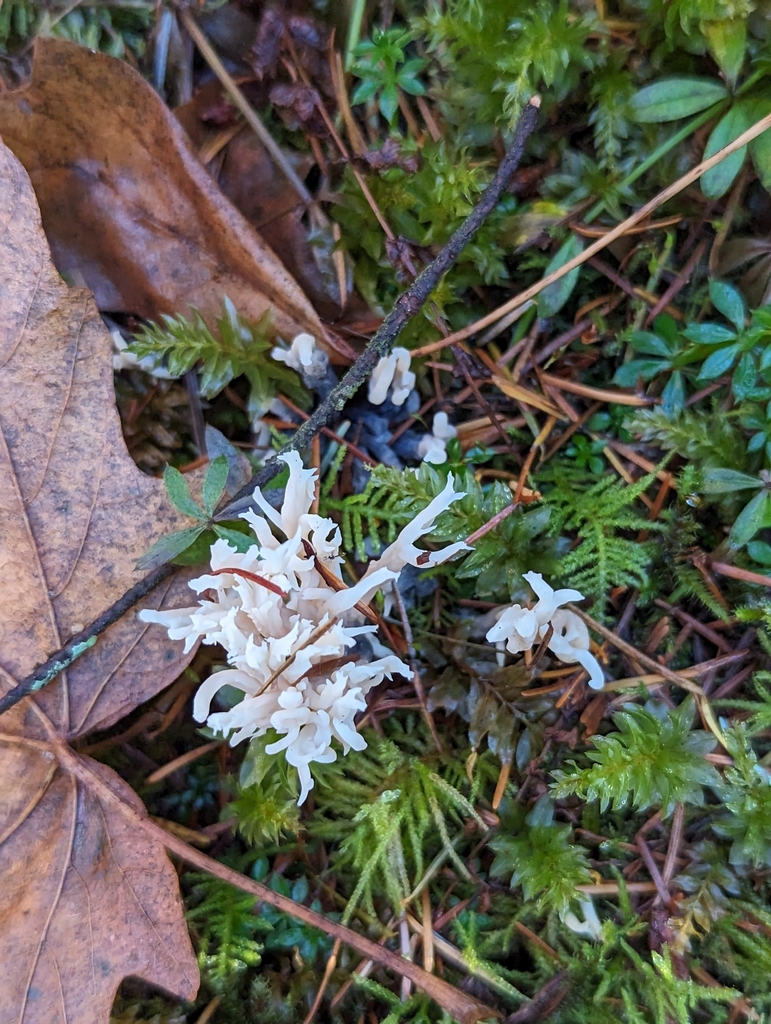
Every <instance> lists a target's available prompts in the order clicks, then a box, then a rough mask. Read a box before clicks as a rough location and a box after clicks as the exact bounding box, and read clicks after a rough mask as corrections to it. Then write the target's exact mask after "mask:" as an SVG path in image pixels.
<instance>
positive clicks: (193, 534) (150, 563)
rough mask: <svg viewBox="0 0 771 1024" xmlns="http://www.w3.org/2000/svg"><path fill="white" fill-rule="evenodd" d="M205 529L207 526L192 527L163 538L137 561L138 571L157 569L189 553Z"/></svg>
mask: <svg viewBox="0 0 771 1024" xmlns="http://www.w3.org/2000/svg"><path fill="white" fill-rule="evenodd" d="M205 529H206V527H205V526H192V527H190V529H188V530H178V531H177V532H176V533H169V534H167V536H165V537H161V538H160V539H159V540H157V541H156V542H155V544H153V546H152V547H151V548H150V550H149V551H147V552H146V553H145V554H144V555H142V557H141V558H138V559H137V563H136V567H137V569H143V570H147V569H157V567H158V566H159V565H163V564H164V563H165V562H170V561H171V560H172V559H173V558H176V557H177V556H178V555H181V554H182V552H183V551H187V549H188V548H189V547H190V545H191V544H193V543H194V542H195V541H196V540H197V539H198V538H199V537H200V535H201V534H202V533H203V532H204V530H205Z"/></svg>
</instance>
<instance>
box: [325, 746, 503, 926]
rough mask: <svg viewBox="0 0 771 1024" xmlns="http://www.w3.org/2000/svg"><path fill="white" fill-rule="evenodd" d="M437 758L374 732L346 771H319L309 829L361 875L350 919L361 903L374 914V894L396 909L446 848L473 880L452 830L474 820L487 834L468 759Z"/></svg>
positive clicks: (337, 861) (348, 761) (336, 858)
mask: <svg viewBox="0 0 771 1024" xmlns="http://www.w3.org/2000/svg"><path fill="white" fill-rule="evenodd" d="M433 761H435V759H434V758H431V759H426V758H422V757H419V756H417V755H416V754H415V753H412V752H410V751H409V747H407V746H405V745H404V744H400V746H397V745H396V743H394V742H393V741H392V740H389V739H378V738H377V737H373V738H372V739H371V740H370V743H369V746H368V748H367V749H366V750H364V751H361V752H352V753H349V754H348V757H347V759H346V765H345V773H344V774H342V770H341V769H338V768H337V766H336V765H333V766H329V767H322V770H321V771H319V772H317V781H318V785H317V787H316V789H315V790H314V796H315V798H316V803H317V812H316V814H315V816H314V819H313V821H312V822H311V823H310V825H309V831H310V833H311V835H313V836H316V837H318V838H321V839H334V840H337V841H338V842H339V844H340V845H339V852H338V853H337V854H335V855H334V858H333V860H334V863H335V865H336V867H338V868H343V867H345V868H346V874H350V872H351V871H353V872H354V873H355V877H356V882H355V885H354V887H353V890H352V892H351V894H350V897H349V900H348V906H347V908H346V911H345V914H344V915H343V920H344V921H347V920H348V919H349V918H350V916H351V914H352V913H353V912H354V910H355V909H356V907H357V906H359V905H360V904H362V905H363V906H364V907H365V908H366V909H368V910H369V912H370V913H374V911H375V908H374V902H373V900H374V893H375V892H383V893H384V894H385V895H386V896H387V897H388V900H389V902H390V903H391V905H392V907H393V908H394V909H395V910H397V911H398V909H399V907H400V906H401V901H402V900H404V899H405V897H407V896H408V895H409V893H410V891H411V890H412V889H413V888H414V886H415V885H416V884H417V882H418V881H419V880H420V878H421V877H422V874H423V871H424V868H425V857H426V856H427V855H429V856H430V855H432V854H435V853H437V852H438V851H440V850H441V851H443V853H444V856H446V857H447V858H448V859H449V860H450V861H452V863H453V864H454V865H455V867H456V869H457V870H458V871H459V872H460V873H461V875H462V876H463V877H468V870H467V868H466V866H465V864H464V863H463V861H462V859H461V858H460V857H459V856H458V853H457V852H456V848H455V845H456V844H455V841H454V839H453V837H452V835H451V829H452V828H453V827H455V828H457V827H458V826H460V825H461V824H462V823H463V822H464V821H468V820H471V821H474V822H475V823H476V825H477V827H478V828H479V829H480V830H481V831H485V829H486V826H485V824H484V822H483V821H482V820H481V818H480V817H479V815H478V814H477V812H476V811H475V810H474V807H473V803H472V801H471V800H470V799H469V797H468V796H466V795H465V794H464V793H463V791H462V788H461V787H463V788H467V787H468V780H466V778H465V775H464V774H463V771H462V761H461V762H460V764H458V762H457V761H454V760H453V759H451V758H448V757H444V758H440V759H439V760H438V761H437V762H436V763H432V762H433ZM440 762H441V763H440ZM464 782H465V786H464Z"/></svg>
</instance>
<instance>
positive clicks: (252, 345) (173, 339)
mask: <svg viewBox="0 0 771 1024" xmlns="http://www.w3.org/2000/svg"><path fill="white" fill-rule="evenodd" d="M222 307H223V308H222V316H221V317H219V318H218V319H217V322H216V330H212V329H211V327H209V325H208V324H207V323H206V321H205V320H204V318H203V317H202V316H201V314H200V313H199V312H198V310H196V309H194V310H193V311H192V314H191V316H190V317H184V316H182V315H181V314H177V315H176V316H164V317H162V318H161V323H159V324H148V325H147V326H146V327H145V328H144V329H143V330H142V331H140V332H139V334H138V335H137V337H136V340H135V341H134V342H133V343H132V344H131V345H130V346H129V350H130V351H131V352H133V353H134V355H136V356H138V357H139V358H144V357H146V356H152V357H154V358H155V359H156V360H157V361H158V362H160V361H165V362H166V366H167V368H168V371H169V373H170V374H171V376H172V377H181V376H183V374H185V373H187V371H188V370H192V368H193V367H194V366H198V368H199V373H200V388H201V394H202V395H203V396H204V398H213V397H214V396H215V395H218V394H219V392H220V391H222V389H223V388H224V387H226V386H227V385H228V384H229V383H230V382H231V381H232V380H233V379H234V378H236V377H240V376H245V377H246V378H247V379H248V380H249V384H250V385H251V395H250V397H249V413H250V415H256V414H258V413H260V412H262V411H264V409H265V408H267V405H268V404H269V402H270V400H271V399H272V398H273V397H274V396H275V394H276V391H279V390H280V391H284V392H285V393H286V394H287V395H288V396H289V397H290V398H292V399H294V400H295V401H297V402H299V403H300V404H301V405H303V406H305V405H307V400H308V396H307V393H306V391H305V389H304V388H303V386H302V384H301V382H300V378H299V377H298V376H297V374H296V373H295V372H294V370H291V369H289V368H288V367H287V366H284V365H283V364H281V363H278V362H276V361H275V360H274V359H271V358H270V349H271V347H272V339H273V336H274V333H275V332H274V330H273V327H272V324H271V319H270V313H269V312H268V313H266V314H265V315H264V316H262V317H261V318H260V320H258V321H256V322H255V321H251V320H247V319H246V318H245V317H242V316H240V315H239V313H238V312H237V310H236V308H235V306H234V305H233V303H232V302H231V301H230V299H228V298H225V299H223V301H222Z"/></svg>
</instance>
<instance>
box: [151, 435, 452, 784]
mask: <svg viewBox="0 0 771 1024" xmlns="http://www.w3.org/2000/svg"><path fill="white" fill-rule="evenodd" d="M279 458H280V459H282V460H283V461H284V462H285V463H286V464H287V465H288V466H289V480H288V483H287V486H286V493H285V496H284V503H283V505H282V508H281V511H280V512H277V511H276V510H275V509H274V508H273V507H272V506H271V505H270V504H268V502H267V501H266V499H265V497H264V496H263V494H262V492H261V491H260V489H259V488H257V489H256V490H255V492H254V502H255V504H256V505H257V507H258V508H259V509H260V510H261V512H262V515H256V514H255V513H254V512H252V511H248V512H245V513H243V515H242V518H243V519H245V520H247V522H248V523H249V524H250V526H251V527H252V529H253V531H254V534H255V536H256V538H257V543H255V544H253V545H252V546H251V547H250V548H249V550H248V551H246V552H245V553H239V552H238V551H236V549H235V548H233V547H231V546H230V545H229V544H228V542H227V541H225V540H217V541H215V543H214V544H213V545H212V547H211V570H212V571H211V573H210V574H206V575H204V576H200V577H199V578H198V579H196V580H192V581H191V583H190V587H191V588H192V589H193V590H194V591H195V592H196V593H197V594H200V595H203V596H202V597H201V598H200V599H199V602H198V605H196V606H195V607H193V608H179V609H176V610H174V611H168V612H156V611H150V610H145V611H142V612H140V613H139V617H140V618H141V619H142V621H144V622H157V623H160V624H161V625H163V626H165V627H166V628H167V630H168V633H169V636H170V638H171V639H172V640H184V641H185V650H186V651H189V650H191V649H192V647H193V646H194V644H195V642H196V641H197V640H198V639H199V638H202V639H203V642H204V643H205V644H221V645H222V646H223V647H224V648H225V650H226V652H227V659H228V663H229V665H230V666H231V667H230V668H228V669H225V670H223V671H221V672H217V673H215V674H214V675H212V676H209V678H208V679H206V680H205V681H204V683H203V684H202V685H201V687H200V689H199V690H198V692H197V694H196V696H195V701H194V703H193V716H194V717H195V719H196V721H199V722H203V721H207V723H208V725H209V726H210V727H211V728H212V729H213V730H214V731H215V732H217V733H221V734H223V735H228V734H229V735H230V743H231V745H235V744H236V743H239V742H240V741H241V740H244V739H248V738H249V737H251V736H262V735H264V734H265V733H266V732H267V730H268V729H274V730H275V731H276V732H277V733H278V734H279V739H278V740H277V741H276V742H274V743H270V744H269V745H268V746H267V747H266V748H265V749H266V752H267V753H269V754H277V753H279V752H280V751H284V753H285V755H286V759H287V761H288V762H289V764H291V765H294V766H295V767H296V768H297V770H298V773H299V778H300V785H301V792H300V798H299V801H298V802H299V803H302V802H303V801H304V800H305V798H306V796H307V795H308V793H309V791H310V790H311V789H312V788H313V779H312V777H311V773H310V765H311V764H312V763H313V762H314V761H315V762H321V763H328V762H330V761H334V760H335V757H336V753H335V750H334V749H333V748H332V740H333V739H336V740H338V741H339V742H340V743H341V744H342V747H343V753H347V752H348V750H349V749H351V748H353V749H354V750H362V749H363V748H364V747H365V746H366V743H365V741H364V740H363V739H362V737H361V736H360V735H359V733H358V732H357V731H356V726H355V725H354V717H355V716H356V714H357V713H358V712H359V711H363V710H364V708H365V707H366V701H365V696H366V694H367V692H368V691H369V690H370V689H372V687H373V686H377V685H378V683H380V682H382V680H383V679H384V678H385V677H388V678H389V679H390V678H391V677H392V675H393V674H394V673H398V674H399V675H402V676H406V677H409V676H411V671H410V669H409V668H408V666H407V665H405V664H404V662H403V661H401V660H400V659H399V658H397V657H396V656H395V655H393V654H389V653H387V654H386V655H385V656H383V657H380V658H377V659H376V660H374V661H366V660H364V659H363V658H362V656H361V652H357V653H353V652H352V650H351V649H352V648H354V647H355V646H356V642H357V638H358V637H360V636H362V635H363V634H365V633H373V632H375V631H376V628H377V627H376V626H374V625H362V624H361V623H362V619H363V616H362V615H361V613H360V612H359V611H357V610H356V608H355V607H354V606H355V605H356V604H358V603H360V602H362V601H363V602H367V601H369V600H370V599H371V598H372V597H373V596H374V594H375V593H376V592H377V591H378V590H380V589H381V588H382V587H383V586H384V585H386V584H389V583H391V581H393V580H396V579H397V578H398V576H399V573H400V572H401V570H402V568H403V567H404V566H405V565H407V564H408V563H410V564H412V565H417V564H418V561H417V559H418V557H419V556H421V555H425V554H426V553H425V552H422V551H421V550H420V549H419V548H417V547H415V541H416V540H417V539H419V538H420V537H421V536H423V534H425V533H426V532H428V530H430V528H431V526H432V525H433V522H434V519H435V518H436V517H437V516H438V515H439V514H440V513H441V512H443V511H444V510H445V509H446V508H448V507H449V506H450V505H451V504H452V502H453V501H455V500H456V498H460V497H462V496H463V495H462V494H459V493H456V492H455V490H454V489H453V479H452V476H450V477H449V479H448V482H447V486H446V487H445V488H444V490H443V491H442V493H441V494H439V495H438V496H437V497H436V498H434V500H433V501H432V502H431V503H430V505H429V506H428V507H427V508H426V509H425V510H424V511H423V512H421V513H420V514H419V515H418V516H416V518H415V519H414V520H413V521H412V522H411V523H410V524H409V525H408V526H407V527H406V528H405V529H404V530H403V531H402V533H401V535H400V536H399V537H398V538H397V539H396V541H395V542H394V543H393V544H392V545H391V546H390V547H389V548H387V549H386V551H384V553H383V555H382V556H381V557H380V558H379V559H378V560H377V561H376V562H373V563H372V564H371V565H370V566H369V568H368V570H367V572H366V573H365V574H364V576H363V577H362V578H361V580H360V581H359V582H358V583H357V584H356V585H355V586H353V587H346V586H345V585H344V584H343V582H342V579H341V577H340V563H341V561H342V559H341V558H340V555H339V550H340V540H341V538H340V531H339V529H338V527H337V526H336V524H335V523H334V522H333V521H332V520H331V519H325V518H322V517H321V516H318V515H314V514H313V513H311V512H310V507H311V503H312V501H313V494H314V484H315V476H316V474H315V471H314V470H307V469H303V466H302V462H301V461H300V456H299V455H298V454H297V453H296V452H290V453H289V454H288V455H285V456H279ZM270 524H272V525H273V526H274V527H275V528H276V529H277V530H278V531H280V532H281V533H282V534H283V535H284V537H285V538H286V539H285V540H279V539H277V538H276V537H275V536H274V534H273V531H272V530H271V525H270ZM462 547H465V545H457V544H452V545H449V546H448V547H446V548H445V549H444V550H443V551H440V552H434V553H433V554H432V555H431V556H430V557H429V559H428V562H427V563H421V564H428V565H436V564H437V563H438V562H440V561H444V560H445V559H446V558H449V557H451V556H452V555H453V554H454V553H455V552H456V551H458V550H459V549H460V548H462ZM228 570H230V571H228ZM223 686H232V687H234V688H235V689H237V690H241V691H242V692H243V694H244V698H243V700H242V701H240V702H239V703H238V704H236V705H235V706H234V707H232V708H231V709H230V711H220V712H213V713H212V712H210V705H211V701H212V699H213V697H214V695H215V694H216V693H217V691H218V690H220V689H221V688H222V687H223Z"/></svg>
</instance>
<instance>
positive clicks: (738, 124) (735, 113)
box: [701, 103, 752, 199]
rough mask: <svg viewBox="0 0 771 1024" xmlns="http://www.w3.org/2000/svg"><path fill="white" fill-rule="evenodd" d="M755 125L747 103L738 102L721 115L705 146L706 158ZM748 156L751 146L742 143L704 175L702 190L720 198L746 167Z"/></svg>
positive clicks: (706, 194)
mask: <svg viewBox="0 0 771 1024" xmlns="http://www.w3.org/2000/svg"><path fill="white" fill-rule="evenodd" d="M751 124H752V120H751V118H750V112H749V110H748V107H747V104H746V103H736V104H734V106H732V107H731V109H730V110H729V111H728V112H727V113H726V114H724V115H723V117H721V118H720V120H719V121H718V123H717V124H716V125H715V128H714V129H713V131H712V134H711V135H710V137H709V139H708V140H707V145H706V147H705V149H704V159H705V160H707V159H709V157H711V156H714V155H715V153H717V152H718V150H721V149H723V147H724V146H727V145H728V144H729V143H730V142H733V141H734V139H738V138H739V136H740V135H741V134H742V133H743V132H746V131H747V129H748V128H749V127H750V125H751ZM746 155H747V147H746V146H742V148H741V149H737V151H736V152H735V153H731V155H730V156H727V157H726V158H725V159H724V160H721V161H720V163H719V164H717V166H716V167H713V168H712V169H711V170H709V171H707V172H706V173H705V174H702V176H701V190H702V192H703V193H704V195H705V196H708V197H709V198H710V199H718V198H719V197H720V196H722V195H724V194H725V193H726V192H727V191H728V189H729V188H730V187H731V185H732V184H733V180H734V178H735V177H736V175H737V174H738V173H739V171H740V170H741V168H742V164H743V163H744V158H745V156H746Z"/></svg>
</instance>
